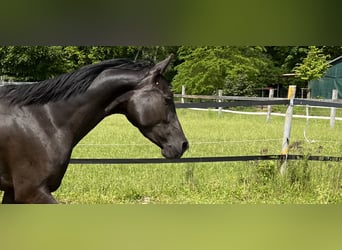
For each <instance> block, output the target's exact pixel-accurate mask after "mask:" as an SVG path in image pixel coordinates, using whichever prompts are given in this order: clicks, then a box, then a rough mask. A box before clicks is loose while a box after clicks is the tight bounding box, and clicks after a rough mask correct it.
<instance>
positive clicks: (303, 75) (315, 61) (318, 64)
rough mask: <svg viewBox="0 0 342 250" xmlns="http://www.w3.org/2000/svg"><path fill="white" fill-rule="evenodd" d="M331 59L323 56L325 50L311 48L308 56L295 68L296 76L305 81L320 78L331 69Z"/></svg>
mask: <svg viewBox="0 0 342 250" xmlns="http://www.w3.org/2000/svg"><path fill="white" fill-rule="evenodd" d="M329 58H330V56H329V55H325V54H323V49H320V48H317V47H316V46H310V47H309V50H308V53H307V56H306V57H305V58H304V59H303V61H302V62H301V63H298V64H297V65H296V67H295V68H294V71H295V74H296V76H297V77H299V78H300V79H302V80H305V81H310V80H313V79H318V78H320V77H321V76H322V75H323V74H324V73H325V71H326V70H327V69H328V67H329V64H328V59H329Z"/></svg>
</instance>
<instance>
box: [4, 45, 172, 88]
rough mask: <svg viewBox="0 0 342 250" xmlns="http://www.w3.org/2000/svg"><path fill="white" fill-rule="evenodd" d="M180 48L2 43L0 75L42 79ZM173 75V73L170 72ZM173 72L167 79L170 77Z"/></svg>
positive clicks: (150, 57)
mask: <svg viewBox="0 0 342 250" xmlns="http://www.w3.org/2000/svg"><path fill="white" fill-rule="evenodd" d="M176 51H177V47H167V46H150V47H134V46H2V47H1V46H0V75H5V76H7V77H9V78H12V79H13V80H16V81H39V80H44V79H47V78H51V77H54V76H56V75H59V74H62V73H65V72H70V71H73V70H75V69H77V68H79V67H82V66H84V65H87V64H92V63H97V62H99V61H103V60H108V59H113V58H129V59H132V60H142V59H143V60H151V61H154V62H156V61H159V60H161V59H164V58H165V57H166V56H167V55H168V54H169V53H172V52H176ZM169 74H170V72H169ZM173 74H174V72H173V73H172V71H171V75H169V76H168V77H167V78H168V79H169V80H171V78H172V77H173Z"/></svg>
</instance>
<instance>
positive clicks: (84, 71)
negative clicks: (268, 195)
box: [0, 59, 152, 106]
mask: <svg viewBox="0 0 342 250" xmlns="http://www.w3.org/2000/svg"><path fill="white" fill-rule="evenodd" d="M151 67H152V64H151V62H133V61H131V60H128V59H111V60H107V61H102V62H100V63H97V64H91V65H86V66H84V67H82V68H80V69H78V70H76V71H74V72H71V73H65V74H62V75H59V76H57V77H55V78H52V79H48V80H44V81H41V82H38V83H34V84H22V85H5V86H3V87H0V98H5V99H6V100H8V101H9V102H10V103H11V104H12V105H15V104H18V105H22V106H24V105H32V104H40V105H42V104H45V103H48V102H53V101H59V100H65V99H68V98H70V97H72V96H75V95H78V94H82V93H84V92H85V91H86V90H87V89H88V88H89V87H90V85H91V84H92V82H93V81H94V79H95V78H96V77H97V76H98V75H99V74H100V73H101V72H103V71H104V70H105V69H108V68H117V69H123V70H126V69H127V70H134V71H139V70H142V69H145V68H151Z"/></svg>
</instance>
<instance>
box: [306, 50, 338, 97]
mask: <svg viewBox="0 0 342 250" xmlns="http://www.w3.org/2000/svg"><path fill="white" fill-rule="evenodd" d="M329 64H330V65H331V66H330V67H329V68H328V70H327V72H325V74H324V75H323V77H322V78H320V79H315V80H311V81H310V82H309V86H310V93H311V97H312V98H323V99H331V96H332V90H333V89H337V90H338V98H339V99H342V56H339V57H337V58H335V59H334V60H332V61H330V62H329Z"/></svg>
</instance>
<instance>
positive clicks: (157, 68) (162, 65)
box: [150, 54, 173, 76]
mask: <svg viewBox="0 0 342 250" xmlns="http://www.w3.org/2000/svg"><path fill="white" fill-rule="evenodd" d="M172 58H173V54H170V55H169V56H168V57H167V58H166V59H164V60H163V61H161V62H159V63H157V64H156V65H154V66H153V68H152V69H151V70H150V73H151V74H152V75H154V76H156V75H160V74H163V73H164V72H165V71H166V68H167V66H169V64H170V61H171V59H172Z"/></svg>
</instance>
